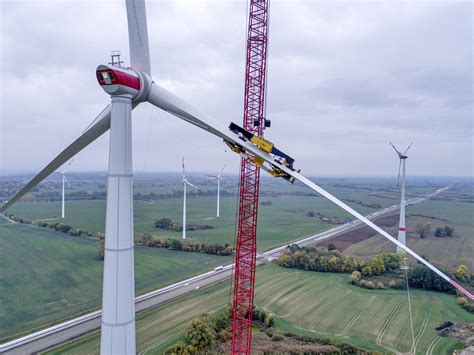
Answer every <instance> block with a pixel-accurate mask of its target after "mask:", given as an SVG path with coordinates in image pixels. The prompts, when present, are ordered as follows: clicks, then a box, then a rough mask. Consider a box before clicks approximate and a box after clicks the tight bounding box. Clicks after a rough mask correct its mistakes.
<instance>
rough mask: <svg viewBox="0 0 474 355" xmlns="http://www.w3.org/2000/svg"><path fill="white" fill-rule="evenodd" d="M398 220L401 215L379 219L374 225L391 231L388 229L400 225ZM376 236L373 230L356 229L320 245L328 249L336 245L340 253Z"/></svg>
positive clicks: (366, 228) (367, 228) (365, 228)
mask: <svg viewBox="0 0 474 355" xmlns="http://www.w3.org/2000/svg"><path fill="white" fill-rule="evenodd" d="M398 219H399V215H398V214H394V215H390V216H385V217H381V218H378V219H376V220H375V221H374V223H375V224H377V225H378V226H380V227H382V228H384V229H386V230H390V228H388V227H395V228H396V226H397V224H398ZM390 232H391V231H390ZM376 235H377V232H375V231H374V230H373V229H372V228H370V227H362V228H359V229H355V230H352V231H349V232H347V233H344V234H341V235H339V236H337V237H335V238H331V239H326V240H324V241H323V242H321V243H319V244H318V245H319V246H323V247H327V246H328V245H329V244H334V245H335V246H336V247H337V249H338V250H339V251H344V250H346V249H347V248H349V247H350V246H352V245H354V244H356V243H359V242H362V241H364V240H366V239H369V238H371V237H374V236H376ZM392 249H393V248H392Z"/></svg>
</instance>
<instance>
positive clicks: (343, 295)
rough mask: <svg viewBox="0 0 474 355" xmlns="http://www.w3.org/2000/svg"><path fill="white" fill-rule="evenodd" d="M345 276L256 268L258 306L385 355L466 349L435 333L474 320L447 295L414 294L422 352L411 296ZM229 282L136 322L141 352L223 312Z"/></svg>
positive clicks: (156, 349) (282, 323)
mask: <svg viewBox="0 0 474 355" xmlns="http://www.w3.org/2000/svg"><path fill="white" fill-rule="evenodd" d="M346 280H347V275H345V274H342V275H340V274H329V273H327V274H326V273H315V272H310V271H302V270H293V269H284V268H280V267H278V266H275V265H265V266H262V267H259V268H258V269H257V287H256V300H255V303H256V305H257V306H259V307H264V308H266V309H268V310H270V311H271V312H272V313H274V314H275V315H276V326H277V327H279V328H280V329H282V330H284V331H292V332H294V333H297V334H301V335H313V336H319V337H329V338H333V339H337V340H341V341H345V342H351V343H353V344H354V345H358V346H362V347H366V348H368V349H372V350H379V351H382V352H385V353H387V352H408V351H412V352H413V353H417V354H425V353H426V351H427V350H428V348H430V347H432V346H433V345H434V352H433V353H435V354H444V353H448V352H449V350H450V349H452V348H453V347H456V346H459V344H458V343H457V342H456V341H455V340H452V339H448V338H440V337H438V336H437V335H436V333H435V331H434V328H435V327H437V326H438V325H439V324H441V323H442V322H444V321H446V320H450V321H453V322H459V321H465V322H466V321H467V322H472V321H474V316H473V315H472V314H469V313H468V312H467V311H465V310H463V309H462V308H461V307H459V306H458V305H457V304H456V299H455V298H454V297H453V296H449V295H446V294H442V293H435V292H426V291H420V290H412V292H411V302H412V307H413V320H414V334H415V346H414V347H413V346H412V340H411V330H410V321H409V313H408V308H407V302H406V300H407V293H406V291H397V290H377V291H369V290H367V289H362V288H359V287H357V286H352V285H349V284H348V283H347V281H346ZM228 300H229V284H228V283H221V284H219V285H216V286H213V287H209V288H206V289H203V290H200V291H197V292H193V294H190V295H187V296H184V297H182V298H180V299H178V300H174V301H172V302H170V303H167V304H165V305H162V306H159V307H157V308H154V309H151V310H148V311H146V312H144V313H142V314H140V315H138V317H137V346H138V352H139V353H141V354H145V353H146V354H162V353H163V350H164V349H165V348H166V347H168V346H170V345H171V344H173V343H174V342H176V341H177V340H179V339H182V338H183V335H184V332H185V329H186V327H187V326H188V325H189V324H190V321H191V320H192V319H193V318H195V317H196V316H198V315H199V314H201V313H203V312H210V313H213V312H218V311H220V310H223V309H224V307H225V305H226V303H227V302H228ZM196 305H199V307H196ZM98 350H99V334H98V332H95V333H94V334H92V335H89V336H86V337H82V338H80V339H78V340H76V341H74V342H72V343H69V344H66V345H64V346H62V347H60V348H57V349H54V350H52V351H51V352H49V353H50V354H60V353H68V354H85V353H87V354H94V353H98Z"/></svg>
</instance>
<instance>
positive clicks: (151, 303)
mask: <svg viewBox="0 0 474 355" xmlns="http://www.w3.org/2000/svg"><path fill="white" fill-rule="evenodd" d="M448 188H449V187H445V188H441V189H438V190H436V191H434V192H433V193H430V194H428V195H426V196H423V197H417V198H414V199H411V200H407V201H406V205H407V206H409V205H413V204H417V203H420V202H422V201H425V200H426V199H429V198H431V197H433V196H435V195H438V194H439V193H441V192H443V191H445V190H447V189H448ZM399 208H400V205H399V204H397V205H393V206H390V207H386V208H383V209H380V210H378V211H375V212H373V213H371V214H369V215H367V216H366V217H367V218H368V219H371V220H373V219H376V218H378V217H380V216H382V215H385V214H388V213H391V212H394V211H396V210H397V209H399ZM361 224H362V222H360V221H359V220H354V221H349V222H347V223H345V224H343V225H340V226H338V227H336V228H333V229H330V230H327V231H324V232H321V233H318V234H314V235H311V236H308V237H305V238H303V239H300V240H297V241H295V242H292V243H291V244H297V245H299V246H307V245H311V244H313V243H315V242H320V241H322V240H325V239H328V238H332V237H335V236H337V235H339V234H342V233H344V232H347V231H349V230H351V229H355V228H357V227H359V226H360V225H361ZM289 244H290V243H289ZM286 246H287V245H284V246H281V247H278V248H275V249H272V250H269V251H267V252H264V253H261V254H258V255H257V265H260V264H263V263H266V262H268V261H271V260H274V259H276V258H278V256H279V255H281V254H282V253H283V251H284V250H285V249H286ZM232 271H233V264H229V265H225V266H222V267H218V268H216V269H214V270H212V271H209V272H206V273H203V274H200V275H197V276H194V277H191V278H189V279H186V280H183V281H180V282H177V283H175V284H172V285H169V286H166V287H163V288H160V289H158V290H155V291H152V292H149V293H147V294H144V295H141V296H138V297H136V298H135V305H136V312H137V313H138V312H141V311H144V310H146V309H148V308H151V307H155V306H157V305H160V304H162V303H165V302H168V301H170V300H172V299H175V298H177V297H180V296H183V295H185V294H188V293H190V292H193V291H195V290H197V289H200V288H202V287H205V286H208V285H211V284H213V283H216V282H219V281H223V280H225V279H226V278H228V277H230V276H231V275H232ZM100 317H101V311H100V310H99V311H95V312H92V313H89V314H86V315H83V316H81V317H78V318H75V319H72V320H69V321H66V322H63V323H61V324H57V325H55V326H52V327H49V328H46V329H43V330H41V331H38V332H35V333H32V334H29V335H26V336H24V337H21V338H18V339H14V340H12V341H9V342H7V343H5V344H2V345H0V354H31V353H37V352H40V351H42V350H45V349H49V348H52V347H55V346H57V345H59V344H62V343H65V342H68V341H70V340H72V339H74V338H77V337H79V336H81V335H83V334H86V333H89V332H91V331H94V330H96V329H99V328H100V322H101V318H100Z"/></svg>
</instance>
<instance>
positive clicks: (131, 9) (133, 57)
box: [126, 0, 151, 75]
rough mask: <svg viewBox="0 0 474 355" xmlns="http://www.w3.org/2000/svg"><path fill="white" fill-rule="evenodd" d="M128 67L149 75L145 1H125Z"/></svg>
mask: <svg viewBox="0 0 474 355" xmlns="http://www.w3.org/2000/svg"><path fill="white" fill-rule="evenodd" d="M126 6H127V21H128V42H129V46H130V66H131V67H132V68H133V69H136V70H140V71H142V72H145V73H147V74H148V75H151V69H150V49H149V46H148V26H147V21H146V6H145V0H126Z"/></svg>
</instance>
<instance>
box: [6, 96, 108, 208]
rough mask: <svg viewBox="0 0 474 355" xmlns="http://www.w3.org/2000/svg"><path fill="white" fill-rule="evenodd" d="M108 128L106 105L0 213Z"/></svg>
mask: <svg viewBox="0 0 474 355" xmlns="http://www.w3.org/2000/svg"><path fill="white" fill-rule="evenodd" d="M109 128H110V105H108V106H107V107H106V108H105V109H104V110H103V111H102V112H101V113H100V114H99V117H98V119H97V122H96V123H95V124H94V125H93V126H92V127H91V128H89V129H88V130H87V131H86V132H85V133H83V134H82V135H81V136H80V137H79V138H77V139H76V140H75V141H74V142H72V143H71V144H70V145H69V146H68V147H67V148H66V149H64V150H63V151H62V152H61V153H60V154H59V155H58V156H57V157H56V158H54V159H53V160H52V161H51V162H50V163H49V164H48V165H46V167H45V168H44V169H43V170H41V171H40V172H39V173H38V174H37V175H36V176H35V177H34V178H33V179H32V180H31V181H30V182H28V183H27V184H26V185H25V186H24V187H23V188H22V189H21V190H20V191H18V192H17V193H16V194H15V195H13V196H12V197H11V198H10V199H9V200H8V202H7V203H5V204H4V205H3V206H2V207H1V208H0V213H3V212H5V210H6V209H7V208H8V207H10V206H11V205H12V204H13V203H15V202H16V201H17V200H19V199H20V198H21V197H23V196H24V195H25V194H26V193H27V192H28V191H30V190H31V189H32V188H33V187H35V186H36V185H38V184H39V183H40V182H41V181H43V180H44V179H45V178H47V177H48V176H49V175H50V174H51V173H52V172H54V171H55V170H57V169H58V168H59V167H60V166H61V165H63V164H64V163H65V162H67V161H68V160H69V159H71V158H72V157H73V156H74V155H76V154H77V153H79V152H80V151H81V150H82V149H84V148H85V147H87V146H88V145H89V144H90V143H92V142H93V141H95V140H96V139H97V138H99V137H100V136H101V135H102V134H103V133H105V132H107V130H108V129H109Z"/></svg>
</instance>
